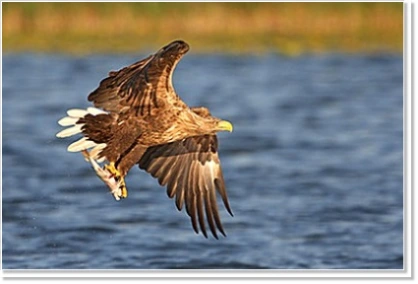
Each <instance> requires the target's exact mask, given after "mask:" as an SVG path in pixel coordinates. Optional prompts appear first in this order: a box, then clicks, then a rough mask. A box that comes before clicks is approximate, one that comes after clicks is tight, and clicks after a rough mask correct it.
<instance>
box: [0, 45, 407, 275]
mask: <svg viewBox="0 0 418 284" xmlns="http://www.w3.org/2000/svg"><path fill="white" fill-rule="evenodd" d="M145 55H146V54H141V55H138V56H114V55H96V56H86V57H69V56H61V55H35V54H19V55H4V56H3V86H2V88H3V105H2V119H3V125H2V126H3V128H2V139H3V144H2V150H3V156H2V174H3V175H2V177H3V180H2V186H3V187H2V189H3V191H2V194H3V195H2V197H3V204H2V205H3V206H2V220H3V231H2V238H3V240H2V241H3V248H2V249H3V268H4V269H12V268H32V269H35V268H55V269H66V268H72V269H75V268H77V269H78V268H83V269H84V268H89V269H99V268H114V269H118V268H124V269H150V268H201V269H204V268H217V269H223V268H278V269H289V268H345V269H349V268H350V269H352V268H394V269H401V268H402V267H403V225H402V224H403V184H402V178H403V173H402V165H403V158H402V149H403V145H402V134H403V130H402V122H403V120H402V119H403V118H402V104H403V96H402V80H403V72H402V56H400V55H338V54H332V55H320V56H313V55H309V56H308V55H307V56H300V57H296V58H287V57H282V56H279V55H264V56H229V55H228V56H227V55H193V53H192V52H190V54H188V55H187V56H186V57H185V58H184V59H183V60H182V61H181V62H180V64H179V65H178V68H177V70H176V72H175V75H174V85H175V87H176V90H177V92H178V94H179V95H180V96H181V97H182V98H183V100H184V101H185V102H186V103H188V104H189V105H204V106H207V107H209V108H210V109H211V111H212V114H214V115H215V116H218V117H221V118H224V119H227V120H230V121H232V122H233V123H234V132H233V133H221V134H220V135H219V140H220V157H221V161H222V165H223V169H224V175H225V179H226V184H227V190H228V194H229V199H230V204H231V206H232V210H233V212H234V217H231V216H229V215H228V214H227V212H226V211H225V210H224V207H223V206H222V205H221V204H220V203H219V205H220V210H221V218H222V221H223V225H224V229H225V230H226V233H227V237H226V238H224V237H220V239H219V240H216V239H214V238H213V237H211V236H210V237H209V238H208V239H205V238H204V237H203V236H202V235H196V234H195V233H194V231H193V229H192V227H191V224H190V221H189V218H188V216H187V215H186V213H185V212H184V211H182V212H178V211H177V210H176V208H175V205H174V201H173V200H171V199H169V198H168V197H167V195H166V192H165V189H164V188H162V187H160V186H159V185H158V183H157V181H156V180H154V179H153V178H152V177H150V176H149V175H148V174H146V173H145V172H143V171H140V170H139V169H138V167H134V168H132V170H131V171H130V174H129V176H128V177H127V185H128V188H129V190H130V192H129V193H130V194H129V198H128V199H126V200H123V201H119V202H116V201H115V200H114V199H113V197H112V196H111V195H110V194H109V193H108V191H107V188H106V187H105V185H104V184H103V183H102V182H101V181H100V180H99V179H98V178H97V177H96V175H95V174H94V172H93V170H92V169H91V168H90V166H89V165H88V164H87V163H86V162H84V160H83V158H82V156H81V155H79V154H74V153H68V152H67V151H66V147H67V145H68V144H69V143H70V142H71V141H72V139H57V138H55V134H56V133H57V132H58V131H59V130H60V127H59V125H58V124H57V120H58V119H59V118H60V117H62V116H63V115H65V111H66V110H67V109H69V108H73V107H87V106H89V105H90V104H89V103H88V102H87V95H88V94H89V92H91V91H92V90H93V89H94V88H96V87H97V85H98V82H99V81H100V80H101V79H102V78H104V77H105V76H106V74H107V72H108V71H109V70H115V69H118V68H120V67H122V66H125V65H127V64H130V63H132V62H134V61H136V60H138V59H140V58H142V57H143V56H145Z"/></svg>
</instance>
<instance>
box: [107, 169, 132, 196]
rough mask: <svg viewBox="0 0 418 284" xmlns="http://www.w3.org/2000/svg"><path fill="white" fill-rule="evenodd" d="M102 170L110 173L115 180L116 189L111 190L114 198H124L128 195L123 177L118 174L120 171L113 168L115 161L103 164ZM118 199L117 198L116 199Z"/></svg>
mask: <svg viewBox="0 0 418 284" xmlns="http://www.w3.org/2000/svg"><path fill="white" fill-rule="evenodd" d="M103 169H104V170H106V171H107V172H109V173H110V175H111V176H112V177H113V178H114V179H115V181H117V183H118V187H117V190H113V191H112V193H113V195H114V196H115V198H116V195H117V196H118V197H122V198H126V197H128V190H127V189H126V184H125V179H124V178H123V176H122V175H121V174H120V172H119V171H118V170H117V169H116V168H115V163H113V162H110V164H108V165H105V166H104V168H103ZM116 200H119V199H116Z"/></svg>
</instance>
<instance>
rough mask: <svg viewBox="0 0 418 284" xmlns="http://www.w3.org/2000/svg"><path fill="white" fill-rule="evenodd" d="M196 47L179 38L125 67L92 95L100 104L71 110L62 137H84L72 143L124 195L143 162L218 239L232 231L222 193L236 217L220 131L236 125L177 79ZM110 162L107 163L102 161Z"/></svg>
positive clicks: (118, 194) (203, 228) (198, 224)
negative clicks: (193, 102) (192, 103)
mask: <svg viewBox="0 0 418 284" xmlns="http://www.w3.org/2000/svg"><path fill="white" fill-rule="evenodd" d="M188 50H189V45H188V44H187V43H185V42H184V41H181V40H177V41H173V42H171V43H170V44H168V45H166V46H164V47H163V48H161V49H160V50H159V51H158V52H156V53H155V54H153V55H150V56H148V57H147V58H145V59H143V60H141V61H138V62H136V63H134V64H132V65H130V66H128V67H124V68H122V69H120V70H119V71H111V72H110V73H109V76H108V77H107V78H105V79H103V80H102V81H101V82H100V85H99V87H98V88H97V89H96V90H94V91H93V92H92V93H91V94H90V95H89V96H88V100H89V101H91V102H93V104H94V107H89V108H87V109H86V110H84V109H70V110H68V112H67V115H68V116H66V117H64V118H62V119H60V120H59V121H58V123H59V124H60V125H61V126H69V127H68V128H66V129H64V130H62V131H60V132H59V133H57V137H60V138H63V137H69V136H73V135H76V134H80V133H81V135H83V137H82V138H81V139H80V140H78V141H76V142H74V143H72V144H71V145H69V146H68V151H69V152H81V153H83V155H84V157H85V159H86V160H87V161H89V162H90V163H91V165H92V167H93V168H94V170H95V171H96V174H97V175H98V176H99V177H100V178H101V179H102V180H103V182H104V183H105V184H107V185H108V187H109V189H110V192H111V193H112V194H113V195H114V197H115V199H116V200H119V199H120V198H126V197H127V189H126V185H125V181H124V177H125V176H126V175H127V173H128V171H129V170H130V169H131V168H132V167H133V166H134V165H135V164H138V165H139V168H141V169H143V170H145V171H147V172H148V173H150V174H151V175H152V176H153V177H154V178H157V179H158V182H159V183H160V185H162V186H166V187H167V195H168V196H169V197H170V198H174V197H175V203H176V207H177V209H178V210H182V208H183V204H185V207H186V212H187V214H188V215H189V216H190V218H191V222H192V226H193V229H194V231H195V232H196V233H199V227H200V231H201V232H202V233H203V235H204V236H205V237H207V233H206V225H205V223H206V222H205V215H206V220H207V223H208V225H209V229H210V231H211V232H212V234H213V236H214V237H215V238H218V236H217V230H219V231H220V232H221V233H222V234H223V235H224V236H226V235H225V232H224V230H223V227H222V224H221V221H220V217H219V213H218V205H217V201H216V195H217V194H216V192H218V193H219V194H220V196H221V197H222V200H223V203H224V206H225V208H226V210H227V211H228V212H229V214H230V215H231V216H232V211H231V208H230V205H229V203H228V197H227V193H226V189H225V182H224V178H223V175H222V169H221V165H220V161H219V157H218V139H217V136H216V133H217V132H218V131H229V132H231V131H232V124H231V123H230V122H228V121H226V120H221V119H219V118H216V117H213V116H212V115H211V114H210V112H209V110H208V109H207V108H205V107H188V106H187V105H186V104H185V103H184V102H183V101H182V100H181V99H180V97H179V96H178V95H177V94H176V92H175V90H174V88H173V85H172V75H173V71H174V69H175V67H176V65H177V63H178V62H179V61H180V59H181V58H182V57H183V55H184V54H185V53H186V52H187V51H188ZM99 163H103V164H104V165H103V167H101V166H100V165H99Z"/></svg>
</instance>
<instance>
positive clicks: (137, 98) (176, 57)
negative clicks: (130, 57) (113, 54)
mask: <svg viewBox="0 0 418 284" xmlns="http://www.w3.org/2000/svg"><path fill="white" fill-rule="evenodd" d="M188 50H189V46H188V45H187V43H185V42H183V41H174V42H172V43H170V44H168V45H167V46H165V47H163V48H161V49H160V50H159V51H158V52H157V53H155V54H153V55H150V56H149V57H147V58H145V59H143V60H141V61H138V62H136V63H134V64H132V65H130V66H128V67H125V68H122V69H120V70H119V71H112V72H110V73H109V77H107V78H105V79H103V80H102V81H101V82H100V85H99V87H98V88H97V89H96V90H95V91H93V92H92V93H91V94H90V95H89V96H88V100H89V101H92V102H93V103H94V105H95V107H97V108H102V109H104V110H106V111H109V112H116V113H121V112H126V111H134V112H136V115H140V116H146V115H151V114H153V113H155V112H153V109H158V108H162V107H163V106H165V105H166V104H167V103H168V104H174V102H175V101H178V100H179V97H178V96H177V95H176V93H175V91H174V88H173V85H172V74H173V71H174V69H175V66H176V65H177V63H178V62H179V61H180V59H181V58H182V57H183V55H184V54H185V53H186V52H187V51H188Z"/></svg>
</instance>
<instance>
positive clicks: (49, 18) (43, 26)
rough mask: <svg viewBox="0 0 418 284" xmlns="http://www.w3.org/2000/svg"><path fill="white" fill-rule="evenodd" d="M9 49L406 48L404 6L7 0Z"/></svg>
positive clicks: (293, 50) (5, 36)
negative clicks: (172, 44)
mask: <svg viewBox="0 0 418 284" xmlns="http://www.w3.org/2000/svg"><path fill="white" fill-rule="evenodd" d="M2 7H3V11H2V13H3V15H2V16H3V52H6V53H7V52H24V51H34V52H60V53H75V54H85V53H87V54H88V53H109V52H111V53H133V52H140V51H144V52H145V51H150V50H154V49H156V48H158V47H160V46H162V45H164V44H166V43H167V42H169V41H171V40H173V39H177V38H181V39H184V40H186V41H187V42H189V43H190V45H191V47H192V49H193V51H194V52H230V53H248V52H251V53H254V52H256V53H264V52H279V53H283V54H287V55H298V54H303V53H322V52H330V51H331V52H350V53H355V52H382V51H388V52H402V50H403V3H402V2H397V3H390V2H380V3H379V2H375V3H358V2H350V3H296V2H295V3H279V2H276V3H274V2H270V3H18V2H14V3H11V2H9V3H3V4H2Z"/></svg>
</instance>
